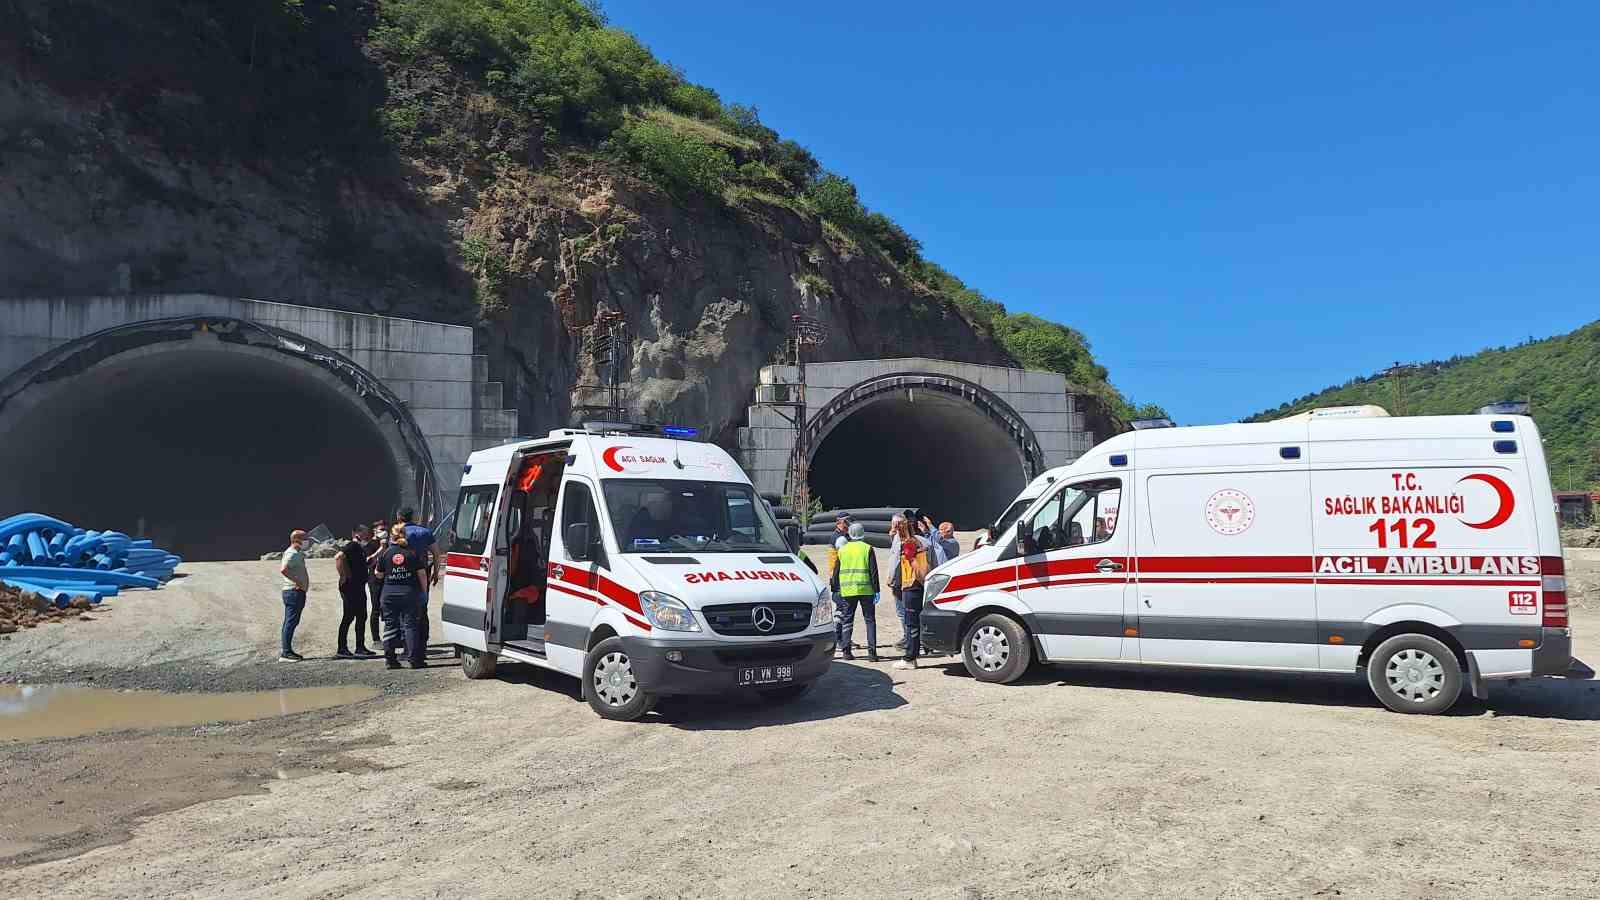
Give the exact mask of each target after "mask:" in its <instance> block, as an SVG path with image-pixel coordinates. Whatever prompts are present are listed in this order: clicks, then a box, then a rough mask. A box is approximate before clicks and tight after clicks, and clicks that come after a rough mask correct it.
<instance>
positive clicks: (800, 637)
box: [440, 423, 834, 719]
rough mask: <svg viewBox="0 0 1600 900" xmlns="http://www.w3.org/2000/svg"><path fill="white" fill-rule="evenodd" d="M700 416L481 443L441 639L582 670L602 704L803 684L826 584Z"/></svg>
mask: <svg viewBox="0 0 1600 900" xmlns="http://www.w3.org/2000/svg"><path fill="white" fill-rule="evenodd" d="M690 437H692V429H684V428H675V427H673V426H661V427H657V426H641V425H631V424H618V423H586V424H585V426H584V427H583V428H581V429H565V430H559V431H553V432H551V433H550V435H549V437H547V438H544V439H541V440H528V441H522V442H517V443H511V444H505V445H503V446H500V447H494V448H492V449H488V450H480V451H478V452H476V453H473V454H472V455H471V458H470V459H469V460H468V462H467V465H466V467H465V469H464V471H463V474H462V479H461V493H460V498H459V500H458V501H457V504H456V518H455V524H454V530H453V540H452V543H451V547H450V552H449V553H448V554H447V556H446V558H445V570H444V577H443V582H444V603H443V606H442V608H441V610H440V614H441V616H442V618H443V620H444V636H445V639H446V640H447V641H449V642H451V643H453V644H455V645H456V646H457V648H458V652H459V653H460V655H461V665H462V670H463V671H464V672H465V673H466V676H467V677H468V678H487V677H489V676H491V675H493V674H494V670H495V665H496V662H497V660H498V659H501V658H504V659H510V660H516V661H518V662H523V663H527V664H528V665H533V666H539V667H541V668H546V669H554V670H555V671H557V672H565V673H567V674H568V675H573V676H576V677H578V678H580V679H582V682H583V695H584V698H585V699H587V700H588V701H589V705H590V706H592V707H593V708H594V710H595V711H596V712H598V713H599V714H600V715H602V716H604V717H606V718H610V719H636V718H638V717H640V716H642V715H644V714H645V713H646V712H648V711H649V710H650V708H651V707H652V706H653V705H654V704H655V701H656V698H658V697H660V696H662V695H666V694H713V693H721V692H728V691H737V690H754V691H758V692H760V693H761V694H762V695H764V696H766V697H768V698H771V699H774V700H784V699H790V698H793V697H798V696H799V695H801V694H802V693H804V692H805V691H806V689H807V688H809V687H810V685H811V683H812V682H813V681H815V680H816V679H817V678H818V677H820V676H821V675H822V674H823V672H825V671H826V670H827V668H828V666H829V664H830V662H831V660H832V657H833V645H834V636H833V603H832V601H831V599H830V598H829V596H828V589H827V584H826V582H824V581H823V580H822V579H821V578H819V577H818V576H817V575H816V574H815V573H814V572H812V570H811V569H810V568H809V567H807V566H806V565H805V564H804V563H803V562H802V561H801V560H800V559H799V558H798V557H797V556H796V555H795V551H794V548H792V547H790V546H787V545H786V544H785V543H784V539H783V537H782V536H781V534H780V532H779V530H778V526H777V524H776V523H775V522H774V521H773V519H772V514H771V512H770V511H768V509H767V506H766V504H764V503H762V502H760V500H759V498H758V496H757V494H756V492H755V488H754V487H752V486H751V484H750V479H749V478H747V477H746V476H745V474H744V472H743V470H741V469H740V468H739V466H738V464H737V463H735V462H734V461H733V459H732V458H731V457H730V456H728V454H727V453H725V452H723V450H722V449H721V448H719V447H716V446H713V445H710V444H705V443H700V442H698V441H694V440H690V439H688V438H690Z"/></svg>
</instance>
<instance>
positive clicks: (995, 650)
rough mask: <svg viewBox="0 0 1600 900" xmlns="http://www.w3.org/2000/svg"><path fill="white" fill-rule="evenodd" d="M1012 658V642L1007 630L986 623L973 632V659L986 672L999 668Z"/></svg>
mask: <svg viewBox="0 0 1600 900" xmlns="http://www.w3.org/2000/svg"><path fill="white" fill-rule="evenodd" d="M1009 659H1011V642H1010V641H1008V640H1007V639H1006V634H1005V632H1003V631H1001V630H1000V629H998V628H996V627H994V626H993V625H985V626H983V627H982V628H978V629H976V630H974V631H973V632H972V661H973V662H975V663H977V664H978V668H980V669H982V670H984V671H985V672H994V671H997V670H999V669H1000V668H1001V667H1002V666H1004V665H1005V664H1006V661H1007V660H1009Z"/></svg>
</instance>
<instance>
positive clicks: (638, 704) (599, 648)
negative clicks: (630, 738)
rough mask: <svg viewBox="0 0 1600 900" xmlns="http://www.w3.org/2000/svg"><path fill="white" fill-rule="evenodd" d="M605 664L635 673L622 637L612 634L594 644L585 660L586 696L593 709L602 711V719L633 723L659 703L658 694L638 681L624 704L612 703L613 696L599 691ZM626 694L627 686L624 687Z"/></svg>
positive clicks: (600, 714)
mask: <svg viewBox="0 0 1600 900" xmlns="http://www.w3.org/2000/svg"><path fill="white" fill-rule="evenodd" d="M601 665H606V666H618V665H620V666H622V667H623V671H624V672H629V673H631V671H632V668H633V667H632V665H631V664H630V663H629V662H628V654H627V653H626V652H625V651H624V650H623V649H622V639H621V638H615V637H609V638H606V639H605V640H603V641H601V642H600V643H598V644H595V645H594V649H593V650H590V651H589V655H588V656H587V657H585V658H584V660H583V699H585V700H587V701H589V708H590V709H592V710H594V711H595V712H596V713H598V714H599V716H600V718H602V719H616V720H617V721H621V722H632V721H633V720H635V719H638V718H641V717H643V716H644V714H645V713H647V712H649V711H650V710H651V708H652V707H654V706H655V705H656V699H657V698H656V695H655V694H650V693H646V692H645V690H644V688H643V687H641V686H639V685H638V684H637V683H635V684H634V689H633V692H632V693H631V694H629V695H627V696H626V699H624V700H623V702H621V703H615V702H612V701H611V700H610V699H609V698H606V697H602V696H600V692H599V691H597V690H595V684H594V675H595V670H596V669H598V668H600V666H601ZM623 691H624V693H626V689H625V688H624V689H623Z"/></svg>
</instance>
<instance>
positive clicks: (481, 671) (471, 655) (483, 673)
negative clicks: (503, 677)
mask: <svg viewBox="0 0 1600 900" xmlns="http://www.w3.org/2000/svg"><path fill="white" fill-rule="evenodd" d="M456 652H457V653H459V654H461V674H463V675H465V676H467V677H468V678H470V679H472V680H473V681H478V680H479V679H483V678H493V677H494V669H495V664H496V663H498V662H499V661H500V657H499V656H497V655H495V654H493V653H484V652H483V651H482V650H474V649H472V648H471V647H457V648H456Z"/></svg>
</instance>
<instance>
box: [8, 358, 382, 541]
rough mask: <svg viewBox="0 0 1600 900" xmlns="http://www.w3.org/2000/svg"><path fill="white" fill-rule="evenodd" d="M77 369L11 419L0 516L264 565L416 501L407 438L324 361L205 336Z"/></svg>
mask: <svg viewBox="0 0 1600 900" xmlns="http://www.w3.org/2000/svg"><path fill="white" fill-rule="evenodd" d="M72 368H78V369H79V370H78V371H75V372H69V373H68V374H65V375H60V374H57V375H55V376H54V377H51V378H49V379H48V380H36V381H35V382H34V383H32V384H30V385H29V386H28V387H27V388H26V389H24V390H22V391H21V392H20V393H17V394H14V395H12V396H11V397H10V398H8V399H7V401H6V405H5V406H4V407H3V408H0V434H3V435H4V436H5V437H4V438H3V439H0V472H4V473H6V475H5V477H4V478H3V479H0V515H9V514H11V513H12V512H21V511H35V512H42V513H46V514H49V515H53V516H57V517H59V518H62V519H66V520H67V521H70V522H73V523H75V524H78V525H80V526H81V527H85V528H97V529H114V530H118V531H125V532H127V533H129V534H133V535H135V536H143V537H149V538H152V539H154V540H155V542H156V543H157V545H158V546H162V547H165V548H168V549H170V550H172V551H173V552H176V553H178V554H180V555H181V556H183V557H184V558H185V559H194V560H217V559H255V558H258V557H260V556H261V554H263V553H265V552H268V551H271V550H274V549H281V548H282V547H284V546H285V545H286V544H287V541H288V534H289V531H290V530H291V529H292V528H308V529H309V528H311V527H313V526H315V525H317V524H318V523H326V524H327V525H328V527H329V528H330V529H332V531H333V532H334V534H335V535H338V536H343V535H345V534H347V533H348V531H349V528H350V526H351V525H352V524H353V523H355V522H358V521H366V522H370V521H372V520H373V519H374V518H377V517H379V516H383V515H387V514H390V513H392V511H393V509H394V508H395V507H396V506H397V505H398V504H399V503H401V502H402V501H405V500H408V499H409V500H410V502H413V503H414V498H409V497H408V494H407V492H406V491H405V487H404V486H405V483H406V480H407V478H408V477H409V476H412V475H413V474H414V473H412V472H411V471H409V469H410V468H411V466H410V465H409V464H408V462H407V460H406V457H405V456H404V455H403V453H401V452H397V449H398V448H397V447H396V439H395V437H394V435H393V434H392V433H386V430H385V428H384V427H383V424H382V423H381V422H380V421H379V420H378V419H377V418H376V417H375V416H374V415H373V413H372V412H371V410H370V409H369V408H368V407H367V406H366V405H365V404H363V403H362V402H360V400H359V398H357V397H356V396H354V394H353V392H352V391H351V390H350V389H349V386H348V385H347V384H346V383H344V382H342V381H340V379H338V378H337V377H334V376H333V375H331V374H329V373H328V372H326V371H324V370H323V369H320V368H318V367H317V366H316V365H312V364H309V363H306V362H302V361H300V360H298V359H296V358H294V357H291V356H288V355H285V354H282V353H277V352H274V351H273V350H270V349H264V348H261V347H256V346H250V345H244V344H230V343H225V342H222V341H219V340H216V339H215V338H213V337H209V336H207V335H199V336H195V337H193V339H182V340H170V339H168V340H164V341H160V342H156V343H150V344H147V345H143V346H137V347H133V348H130V349H127V350H124V351H121V352H115V353H112V354H110V355H107V356H104V357H103V358H101V359H99V360H97V361H94V362H92V364H89V365H87V366H83V367H81V368H79V367H72ZM390 431H392V427H391V429H390Z"/></svg>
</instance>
